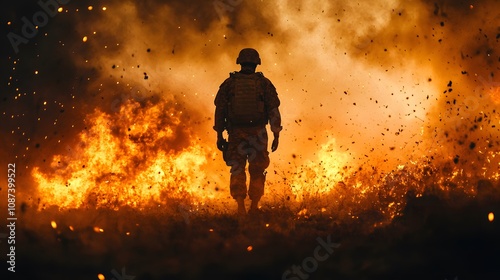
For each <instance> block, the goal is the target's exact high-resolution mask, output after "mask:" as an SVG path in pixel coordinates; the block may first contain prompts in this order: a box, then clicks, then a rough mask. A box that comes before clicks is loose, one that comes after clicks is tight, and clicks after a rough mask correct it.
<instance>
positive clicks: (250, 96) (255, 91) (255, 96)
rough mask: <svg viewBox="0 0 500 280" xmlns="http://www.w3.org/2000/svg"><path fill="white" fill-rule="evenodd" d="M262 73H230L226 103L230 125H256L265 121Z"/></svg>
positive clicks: (263, 123)
mask: <svg viewBox="0 0 500 280" xmlns="http://www.w3.org/2000/svg"><path fill="white" fill-rule="evenodd" d="M262 78H263V75H262V73H255V74H242V73H231V79H232V83H231V88H230V96H229V103H228V106H229V108H228V113H229V119H228V121H229V124H230V125H231V126H236V127H237V126H258V125H265V124H266V123H267V113H266V110H265V104H264V87H263V86H264V84H263V83H262V81H261V79H262Z"/></svg>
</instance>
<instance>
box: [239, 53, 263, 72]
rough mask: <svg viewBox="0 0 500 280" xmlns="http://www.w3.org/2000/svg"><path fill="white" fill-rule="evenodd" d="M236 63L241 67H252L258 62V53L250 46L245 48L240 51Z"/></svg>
mask: <svg viewBox="0 0 500 280" xmlns="http://www.w3.org/2000/svg"><path fill="white" fill-rule="evenodd" d="M236 64H240V65H241V67H242V68H253V69H255V68H256V67H257V65H259V64H260V57H259V53H258V52H257V51H256V50H255V49H252V48H245V49H242V50H241V51H240V54H239V55H238V58H236Z"/></svg>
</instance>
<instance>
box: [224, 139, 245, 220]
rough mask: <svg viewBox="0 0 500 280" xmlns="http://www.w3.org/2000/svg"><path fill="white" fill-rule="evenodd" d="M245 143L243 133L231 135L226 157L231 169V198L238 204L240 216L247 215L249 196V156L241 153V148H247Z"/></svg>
mask: <svg viewBox="0 0 500 280" xmlns="http://www.w3.org/2000/svg"><path fill="white" fill-rule="evenodd" d="M245 143H246V142H245V139H244V138H242V137H241V133H239V132H238V131H234V132H232V133H230V134H229V144H228V149H227V151H226V153H227V154H226V157H225V158H226V164H227V165H228V166H230V167H231V170H230V172H231V178H230V183H229V190H230V193H231V196H232V197H233V198H234V199H235V200H236V201H237V202H238V212H239V213H240V214H244V213H246V210H245V205H244V199H245V197H246V196H247V185H246V173H245V166H246V161H247V155H246V154H245V153H243V152H242V151H241V147H242V146H245V145H246V144H245Z"/></svg>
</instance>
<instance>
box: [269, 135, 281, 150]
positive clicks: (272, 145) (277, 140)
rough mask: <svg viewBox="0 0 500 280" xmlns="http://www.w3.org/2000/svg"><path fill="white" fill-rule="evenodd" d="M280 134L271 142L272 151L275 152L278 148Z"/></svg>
mask: <svg viewBox="0 0 500 280" xmlns="http://www.w3.org/2000/svg"><path fill="white" fill-rule="evenodd" d="M279 139H280V138H279V136H274V140H273V143H272V144H271V151H272V152H274V151H276V150H277V149H278V145H279V142H280V140H279Z"/></svg>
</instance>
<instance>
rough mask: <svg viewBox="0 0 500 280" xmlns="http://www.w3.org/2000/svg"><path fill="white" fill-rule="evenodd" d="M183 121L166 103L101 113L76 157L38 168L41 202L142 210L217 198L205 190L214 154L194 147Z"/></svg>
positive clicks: (82, 135)
mask: <svg viewBox="0 0 500 280" xmlns="http://www.w3.org/2000/svg"><path fill="white" fill-rule="evenodd" d="M182 119H183V116H182V114H181V113H179V112H178V111H176V110H175V109H174V107H172V106H171V104H169V103H168V102H166V101H161V102H158V103H157V104H153V103H151V102H148V103H147V104H143V105H141V104H140V103H139V102H135V101H129V102H126V104H124V105H123V106H122V107H121V109H120V111H119V112H117V113H115V114H109V113H105V112H102V111H100V110H96V111H95V112H94V113H93V114H92V115H91V116H90V117H89V118H88V121H87V123H88V129H87V130H86V131H83V132H82V133H80V135H79V140H80V144H79V145H77V146H76V147H75V148H74V149H73V153H72V154H69V155H55V156H54V157H53V159H52V161H51V163H50V168H49V169H48V170H47V169H43V170H42V169H41V168H40V167H36V168H34V170H33V176H34V178H35V180H36V182H37V183H38V185H39V193H40V198H41V201H42V202H43V204H44V205H57V206H59V207H60V208H78V207H82V206H91V207H109V208H118V207H120V206H125V205H128V206H131V207H137V208H142V207H146V206H148V205H150V204H151V203H154V204H162V203H165V202H166V200H168V198H180V197H183V196H186V195H196V196H198V197H200V199H204V198H210V197H213V195H212V194H210V193H207V192H204V191H203V190H202V189H201V188H200V186H202V184H203V183H204V181H205V176H204V172H203V170H202V167H203V166H204V164H205V163H206V162H207V154H206V152H207V151H209V152H210V149H207V148H206V147H205V148H202V146H201V145H200V144H199V143H193V142H194V140H191V139H190V136H189V131H187V130H186V131H183V127H182V126H181V121H182ZM183 137H185V138H183Z"/></svg>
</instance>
